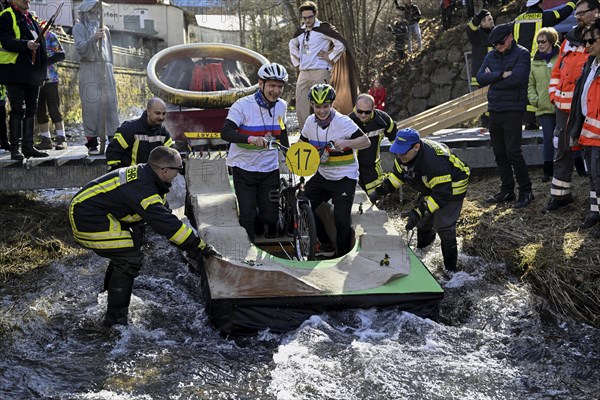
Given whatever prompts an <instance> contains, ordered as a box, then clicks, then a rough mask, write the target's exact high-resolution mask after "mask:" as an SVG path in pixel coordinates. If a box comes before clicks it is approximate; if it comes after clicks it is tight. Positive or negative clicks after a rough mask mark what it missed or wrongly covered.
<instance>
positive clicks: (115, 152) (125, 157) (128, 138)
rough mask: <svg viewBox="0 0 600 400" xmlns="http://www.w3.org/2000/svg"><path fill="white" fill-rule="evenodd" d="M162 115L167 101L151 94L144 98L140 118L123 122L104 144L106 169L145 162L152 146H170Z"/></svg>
mask: <svg viewBox="0 0 600 400" xmlns="http://www.w3.org/2000/svg"><path fill="white" fill-rule="evenodd" d="M166 115H167V105H166V104H165V102H164V101H162V100H161V99H159V98H157V97H154V98H152V99H150V100H148V104H147V105H146V110H145V111H144V112H143V114H142V116H141V117H140V118H138V119H136V120H133V121H125V122H123V124H122V125H121V126H120V127H119V129H117V132H116V133H115V136H114V137H113V139H112V140H111V141H110V143H109V144H108V147H107V148H106V164H107V165H108V167H109V168H110V170H113V169H117V168H121V167H128V166H130V165H136V164H141V163H146V162H148V156H149V155H150V152H151V151H152V150H153V149H155V148H156V147H158V146H166V147H171V146H172V145H173V141H172V140H171V135H170V134H169V131H167V128H165V127H164V126H163V122H165V117H166Z"/></svg>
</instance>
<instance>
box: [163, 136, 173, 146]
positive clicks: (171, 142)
mask: <svg viewBox="0 0 600 400" xmlns="http://www.w3.org/2000/svg"><path fill="white" fill-rule="evenodd" d="M163 146H165V147H171V146H173V141H172V140H171V138H169V139H168V140H167V141H166V142H164V143H163Z"/></svg>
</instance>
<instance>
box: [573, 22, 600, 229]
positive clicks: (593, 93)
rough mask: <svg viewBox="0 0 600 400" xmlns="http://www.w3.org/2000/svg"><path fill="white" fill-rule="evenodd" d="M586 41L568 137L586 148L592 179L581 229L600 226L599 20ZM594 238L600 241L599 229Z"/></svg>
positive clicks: (586, 29) (587, 35) (588, 28)
mask: <svg viewBox="0 0 600 400" xmlns="http://www.w3.org/2000/svg"><path fill="white" fill-rule="evenodd" d="M583 42H584V43H585V47H586V49H587V50H588V53H589V58H588V59H587V62H586V63H585V66H584V68H583V72H582V73H581V77H580V78H579V79H578V80H577V84H576V86H575V93H574V95H573V103H572V105H571V115H570V116H569V121H568V122H567V134H568V136H569V139H570V140H571V143H572V144H573V143H579V144H581V145H582V146H584V148H585V162H586V164H587V167H588V170H589V176H590V212H589V214H588V216H587V217H586V219H585V221H584V222H583V224H582V226H581V227H582V228H591V227H593V226H594V225H597V224H598V223H600V208H599V206H600V204H599V197H598V193H600V161H599V160H600V98H599V97H600V19H596V20H595V21H594V22H593V23H592V24H591V25H589V26H588V27H586V28H585V30H584V31H583ZM594 237H595V238H597V239H600V229H598V228H596V230H595V232H594Z"/></svg>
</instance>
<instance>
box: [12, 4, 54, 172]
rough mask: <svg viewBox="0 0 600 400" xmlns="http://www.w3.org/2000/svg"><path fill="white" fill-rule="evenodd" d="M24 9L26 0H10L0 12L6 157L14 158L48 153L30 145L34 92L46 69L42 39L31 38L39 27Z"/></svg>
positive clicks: (34, 100)
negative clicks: (7, 111)
mask: <svg viewBox="0 0 600 400" xmlns="http://www.w3.org/2000/svg"><path fill="white" fill-rule="evenodd" d="M28 10H29V0H13V1H12V3H11V6H10V7H7V8H6V9H5V10H3V11H2V12H0V84H3V85H5V86H6V90H7V92H8V100H9V101H10V121H9V136H10V146H11V150H10V158H11V159H13V160H17V161H21V160H23V158H24V157H48V154H47V153H44V152H40V151H37V150H36V149H35V148H34V147H33V125H34V117H35V114H36V111H37V99H38V92H39V90H40V86H41V85H42V84H43V83H44V80H45V79H46V73H47V61H48V57H47V55H46V43H45V42H46V41H45V40H41V41H40V42H36V41H35V39H36V38H37V37H38V36H39V35H40V34H41V33H42V28H40V25H39V24H38V22H37V20H36V18H35V17H33V16H32V15H31V14H30V13H29V12H28ZM21 140H22V142H21ZM21 144H22V150H23V152H22V153H21V151H20V149H19V148H20V146H21Z"/></svg>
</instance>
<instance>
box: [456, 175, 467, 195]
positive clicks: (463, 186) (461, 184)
mask: <svg viewBox="0 0 600 400" xmlns="http://www.w3.org/2000/svg"><path fill="white" fill-rule="evenodd" d="M468 186H469V178H467V179H463V180H462V181H458V182H452V194H453V195H455V196H456V195H459V194H463V193H465V192H466V191H467V187H468Z"/></svg>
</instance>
